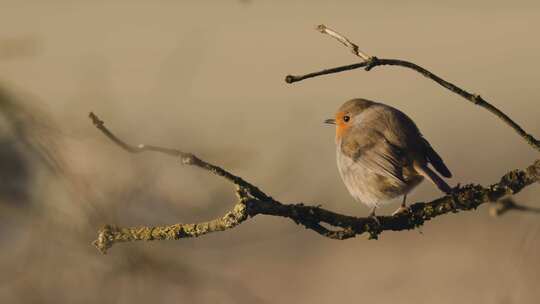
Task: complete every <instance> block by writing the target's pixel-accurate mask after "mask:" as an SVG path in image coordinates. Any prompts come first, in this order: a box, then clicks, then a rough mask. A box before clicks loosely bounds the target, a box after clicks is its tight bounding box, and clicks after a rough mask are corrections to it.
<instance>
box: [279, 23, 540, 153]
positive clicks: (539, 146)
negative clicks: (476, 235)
mask: <svg viewBox="0 0 540 304" xmlns="http://www.w3.org/2000/svg"><path fill="white" fill-rule="evenodd" d="M317 30H318V31H319V32H321V33H323V34H327V35H329V36H331V37H333V38H335V39H337V40H338V41H339V42H341V43H342V44H344V45H345V46H347V48H349V49H350V50H351V52H352V53H353V54H355V55H356V56H358V57H360V58H361V59H362V61H361V62H359V63H354V64H349V65H344V66H339V67H335V68H330V69H325V70H322V71H318V72H313V73H309V74H305V75H297V76H294V75H287V76H286V77H285V81H286V82H287V83H295V82H298V81H302V80H304V79H309V78H313V77H318V76H322V75H328V74H334V73H339V72H344V71H350V70H354V69H358V68H364V69H365V70H366V71H370V70H371V69H373V68H375V67H378V66H382V65H391V66H401V67H404V68H408V69H411V70H414V71H416V72H418V73H420V74H422V75H423V76H424V77H426V78H429V79H431V80H433V81H435V82H436V83H438V84H440V85H441V86H443V87H445V88H446V89H448V90H450V91H451V92H453V93H456V94H458V95H459V96H461V97H463V98H465V99H466V100H468V101H470V102H472V103H474V104H475V105H477V106H480V107H482V108H484V109H486V110H488V111H489V112H491V113H492V114H494V115H496V116H497V117H498V118H499V119H501V120H502V121H503V122H504V123H506V124H507V125H508V126H509V127H511V128H512V129H514V131H516V133H518V134H519V135H520V136H521V137H522V138H523V139H525V141H526V142H527V143H528V144H529V145H531V146H532V147H533V148H535V149H536V150H537V151H540V141H539V140H538V139H536V138H534V137H533V136H532V135H531V134H528V133H527V132H525V130H523V128H521V126H519V125H518V124H517V123H516V122H514V121H513V120H512V119H511V118H510V117H508V115H506V114H504V113H503V112H502V111H501V110H499V109H497V108H496V107H495V106H494V105H492V104H491V103H489V102H487V101H486V100H485V99H484V98H482V97H481V96H480V95H477V94H472V93H469V92H467V91H466V90H464V89H462V88H460V87H458V86H456V85H455V84H453V83H451V82H448V81H446V80H444V79H442V78H441V77H439V76H437V75H435V74H433V73H431V72H430V71H428V70H426V69H424V68H423V67H421V66H419V65H417V64H415V63H412V62H409V61H405V60H400V59H382V58H381V59H380V58H377V57H375V56H369V55H366V54H365V53H363V52H361V51H359V49H358V46H357V45H356V44H354V43H352V42H350V41H349V39H347V38H346V37H345V36H343V35H341V34H339V33H338V32H336V31H335V30H332V29H330V28H329V27H327V26H325V25H323V24H321V25H319V26H317Z"/></svg>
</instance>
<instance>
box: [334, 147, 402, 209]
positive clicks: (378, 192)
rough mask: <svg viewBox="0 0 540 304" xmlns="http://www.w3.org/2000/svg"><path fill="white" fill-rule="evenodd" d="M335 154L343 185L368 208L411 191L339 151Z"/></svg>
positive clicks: (400, 183)
mask: <svg viewBox="0 0 540 304" xmlns="http://www.w3.org/2000/svg"><path fill="white" fill-rule="evenodd" d="M338 147H339V146H338ZM337 152H338V153H337V165H338V169H339V173H340V175H341V178H342V179H343V183H344V184H345V186H346V187H347V190H349V193H350V194H351V196H352V197H353V198H354V199H355V200H357V201H359V202H361V203H362V204H364V205H366V206H368V207H369V208H373V207H379V206H381V205H384V204H386V203H388V202H389V201H390V200H391V199H393V198H396V197H398V196H400V195H403V194H406V193H407V192H408V191H410V190H411V188H410V187H408V185H407V184H405V183H403V182H399V181H396V180H395V179H394V178H390V177H387V176H384V175H381V174H379V173H375V172H373V170H371V169H370V168H368V167H366V166H364V165H363V164H362V162H361V161H354V160H353V159H351V158H349V157H348V156H346V155H344V154H342V153H341V152H340V151H339V150H338V151H337Z"/></svg>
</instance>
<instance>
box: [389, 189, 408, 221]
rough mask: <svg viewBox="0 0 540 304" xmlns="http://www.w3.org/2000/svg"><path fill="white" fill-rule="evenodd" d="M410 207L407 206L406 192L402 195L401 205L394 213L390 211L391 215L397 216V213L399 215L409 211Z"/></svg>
mask: <svg viewBox="0 0 540 304" xmlns="http://www.w3.org/2000/svg"><path fill="white" fill-rule="evenodd" d="M409 211H410V209H409V207H407V194H405V195H403V201H402V202H401V206H400V207H399V208H397V210H396V211H394V213H392V216H397V215H400V214H402V213H407V212H409Z"/></svg>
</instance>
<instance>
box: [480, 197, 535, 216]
mask: <svg viewBox="0 0 540 304" xmlns="http://www.w3.org/2000/svg"><path fill="white" fill-rule="evenodd" d="M508 211H522V212H532V213H540V208H534V207H529V206H523V205H519V204H518V203H516V202H515V201H514V199H513V198H511V197H507V198H504V199H502V200H498V201H496V202H493V203H491V206H490V207H489V214H490V215H491V216H495V217H496V216H501V215H503V214H505V213H506V212H508Z"/></svg>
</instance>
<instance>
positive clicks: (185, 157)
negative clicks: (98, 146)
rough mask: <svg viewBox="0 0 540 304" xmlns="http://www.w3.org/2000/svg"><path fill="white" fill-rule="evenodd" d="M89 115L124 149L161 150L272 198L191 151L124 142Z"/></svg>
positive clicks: (92, 115) (93, 121) (267, 197)
mask: <svg viewBox="0 0 540 304" xmlns="http://www.w3.org/2000/svg"><path fill="white" fill-rule="evenodd" d="M88 117H90V119H91V120H92V123H93V124H94V125H95V126H96V128H98V129H99V130H100V131H101V132H102V133H103V134H105V136H107V138H109V139H110V140H111V141H112V142H114V143H115V144H117V145H118V146H120V147H121V148H122V149H124V150H125V151H127V152H130V153H141V152H146V151H150V152H159V153H163V154H167V155H170V156H175V157H180V160H181V161H182V164H184V165H191V166H196V167H199V168H201V169H204V170H207V171H209V172H210V173H212V174H214V175H217V176H220V177H223V178H225V179H226V180H228V181H230V182H231V183H233V184H235V185H237V186H238V187H240V188H242V189H245V190H247V191H248V193H249V194H251V195H253V196H254V197H256V198H258V199H262V200H267V199H270V197H269V196H267V195H266V193H264V192H262V191H261V190H260V189H259V188H257V187H256V186H254V185H252V184H250V183H248V182H247V181H245V180H244V179H242V178H241V177H239V176H236V175H234V174H232V173H230V172H228V171H227V170H225V169H223V168H221V167H219V166H216V165H212V164H210V163H207V162H205V161H203V160H201V159H200V158H198V157H197V156H195V155H193V154H191V153H186V152H183V151H180V150H177V149H169V148H163V147H158V146H151V145H143V144H139V145H137V146H133V145H130V144H128V143H126V142H124V141H123V140H121V139H119V138H118V137H116V135H114V134H113V133H112V132H111V131H109V129H107V127H105V123H104V122H103V121H102V120H101V119H99V117H97V115H96V114H94V113H92V112H90V114H89V115H88Z"/></svg>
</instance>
